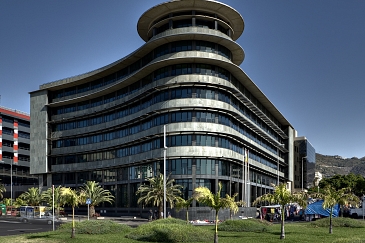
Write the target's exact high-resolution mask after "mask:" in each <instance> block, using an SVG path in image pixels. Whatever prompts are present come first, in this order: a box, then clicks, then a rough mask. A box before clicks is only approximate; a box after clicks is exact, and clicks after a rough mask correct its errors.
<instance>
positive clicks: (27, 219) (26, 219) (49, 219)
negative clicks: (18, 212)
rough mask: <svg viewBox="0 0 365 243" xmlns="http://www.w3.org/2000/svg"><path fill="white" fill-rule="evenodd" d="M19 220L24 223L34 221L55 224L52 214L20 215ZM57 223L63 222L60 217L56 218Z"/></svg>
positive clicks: (34, 222)
mask: <svg viewBox="0 0 365 243" xmlns="http://www.w3.org/2000/svg"><path fill="white" fill-rule="evenodd" d="M19 220H20V221H21V222H23V223H32V224H49V225H51V224H53V217H52V215H49V216H42V217H19ZM54 222H55V224H58V225H59V224H61V223H62V222H61V221H60V220H59V219H58V218H56V217H55V218H54Z"/></svg>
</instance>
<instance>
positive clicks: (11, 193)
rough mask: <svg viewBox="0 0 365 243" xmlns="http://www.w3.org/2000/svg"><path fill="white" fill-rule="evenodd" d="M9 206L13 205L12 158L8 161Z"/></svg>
mask: <svg viewBox="0 0 365 243" xmlns="http://www.w3.org/2000/svg"><path fill="white" fill-rule="evenodd" d="M10 206H13V160H11V161H10Z"/></svg>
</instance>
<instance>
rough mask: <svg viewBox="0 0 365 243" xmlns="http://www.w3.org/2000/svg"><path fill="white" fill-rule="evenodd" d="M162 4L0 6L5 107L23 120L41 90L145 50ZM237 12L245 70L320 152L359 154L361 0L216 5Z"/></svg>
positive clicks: (144, 0)
mask: <svg viewBox="0 0 365 243" xmlns="http://www.w3.org/2000/svg"><path fill="white" fill-rule="evenodd" d="M161 2H162V1H158V0H138V1H120V0H108V1H102V0H97V1H96V0H76V1H75V0H63V1H49V0H34V1H27V0H12V1H6V0H0V95H1V103H0V105H1V106H5V107H9V108H13V109H17V110H21V111H24V112H29V94H28V92H30V91H34V90H37V89H38V87H39V85H40V84H43V83H47V82H51V81H55V80H58V79H62V78H66V77H70V76H74V75H77V74H81V73H85V72H88V71H91V70H94V69H97V68H99V67H101V66H105V65H107V64H109V63H112V62H114V61H116V60H118V59H120V58H122V57H124V56H126V55H128V54H129V53H131V52H132V51H134V50H135V49H137V48H139V47H140V46H141V45H143V43H144V42H143V41H142V39H141V38H140V37H139V36H138V34H137V31H136V25H137V21H138V19H139V17H140V16H141V14H142V13H143V12H145V11H146V10H147V9H149V8H151V7H152V6H154V5H156V4H159V3H161ZM222 2H223V3H225V4H228V5H230V6H231V7H233V8H235V9H236V10H237V11H239V12H240V13H241V15H242V17H243V18H244V20H245V31H244V32H243V34H242V36H241V37H240V38H239V39H238V43H239V44H240V45H241V46H242V47H243V48H244V50H245V53H246V58H245V61H244V62H243V63H242V65H241V68H242V69H243V70H244V71H245V72H246V73H247V74H248V76H249V77H250V78H251V79H252V80H253V82H255V83H256V84H257V86H258V87H259V88H260V89H261V90H262V91H263V93H264V94H265V95H266V96H267V97H268V98H269V99H270V100H271V102H272V103H273V104H274V105H275V106H276V107H277V108H278V109H279V111H280V112H281V113H282V114H283V115H284V116H285V117H286V118H287V120H288V121H289V122H290V123H291V124H292V125H293V126H294V128H295V129H296V130H297V131H298V135H299V136H306V137H307V138H308V140H309V141H310V142H311V144H312V145H313V146H314V147H315V149H316V152H318V153H321V154H326V155H341V156H344V157H353V156H356V157H359V158H360V157H364V156H365V149H364V148H365V146H364V144H365V129H364V128H363V124H364V122H365V109H364V108H365V105H364V104H365V95H364V92H365V80H364V77H365V28H364V23H365V14H364V11H365V1H363V0H350V1H342V0H321V1H318V0H305V1H290V0H275V1H268V0H222Z"/></svg>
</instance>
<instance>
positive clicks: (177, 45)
mask: <svg viewBox="0 0 365 243" xmlns="http://www.w3.org/2000/svg"><path fill="white" fill-rule="evenodd" d="M192 46H193V42H192V41H176V42H173V43H171V52H180V51H191V50H192Z"/></svg>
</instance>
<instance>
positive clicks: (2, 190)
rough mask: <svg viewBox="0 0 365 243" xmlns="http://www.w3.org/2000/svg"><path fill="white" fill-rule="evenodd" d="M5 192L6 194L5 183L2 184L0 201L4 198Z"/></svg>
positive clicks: (0, 185) (0, 186)
mask: <svg viewBox="0 0 365 243" xmlns="http://www.w3.org/2000/svg"><path fill="white" fill-rule="evenodd" d="M4 192H6V189H5V186H4V184H3V183H0V199H1V198H3V197H4V195H3V193H4Z"/></svg>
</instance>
